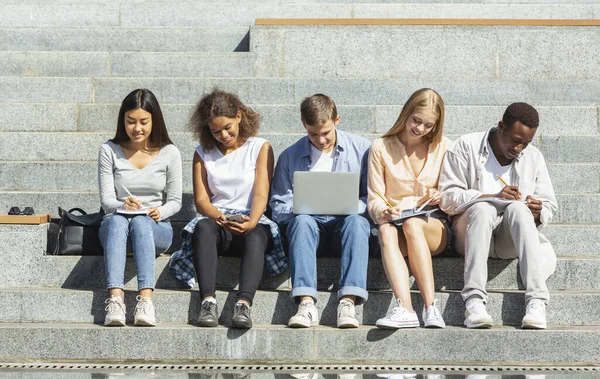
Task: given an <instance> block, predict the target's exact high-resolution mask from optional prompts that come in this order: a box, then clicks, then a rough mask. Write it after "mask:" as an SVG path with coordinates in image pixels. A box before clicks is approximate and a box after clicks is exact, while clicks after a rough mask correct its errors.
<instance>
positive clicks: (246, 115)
mask: <svg viewBox="0 0 600 379" xmlns="http://www.w3.org/2000/svg"><path fill="white" fill-rule="evenodd" d="M238 111H239V112H240V113H241V114H242V120H241V121H240V125H239V130H240V131H239V137H241V138H242V139H243V140H246V139H248V137H253V136H256V135H257V134H258V129H259V127H260V119H261V116H260V115H259V114H258V113H256V112H254V111H253V110H252V109H250V108H248V107H247V106H245V105H244V103H242V102H241V101H240V99H239V98H238V97H237V95H235V94H233V93H229V92H225V91H221V90H219V89H217V88H215V89H213V90H212V92H211V93H209V94H206V95H203V96H202V98H201V99H200V101H199V102H198V104H197V105H196V108H195V109H194V113H193V114H192V117H191V118H190V123H189V129H190V130H191V131H192V132H193V133H194V137H195V138H196V139H198V140H199V141H200V145H201V146H202V147H203V148H204V149H205V150H210V149H212V148H213V147H214V146H215V142H217V141H216V140H215V138H214V137H213V135H212V133H211V132H210V128H209V126H208V122H209V121H210V120H212V119H213V118H215V117H221V116H222V117H230V118H234V117H236V116H237V112H238Z"/></svg>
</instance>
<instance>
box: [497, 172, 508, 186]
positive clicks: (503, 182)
mask: <svg viewBox="0 0 600 379" xmlns="http://www.w3.org/2000/svg"><path fill="white" fill-rule="evenodd" d="M496 177H497V178H498V179H500V181H501V182H502V184H504V185H505V186H507V187H510V184H508V183H506V182H505V181H504V179H502V177H501V176H500V175H498V174H496Z"/></svg>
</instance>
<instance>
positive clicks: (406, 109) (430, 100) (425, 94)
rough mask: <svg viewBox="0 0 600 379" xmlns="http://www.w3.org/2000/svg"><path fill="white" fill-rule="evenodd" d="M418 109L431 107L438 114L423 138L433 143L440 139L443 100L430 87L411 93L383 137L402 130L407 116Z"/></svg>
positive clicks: (442, 125)
mask: <svg viewBox="0 0 600 379" xmlns="http://www.w3.org/2000/svg"><path fill="white" fill-rule="evenodd" d="M418 109H431V110H433V112H434V113H435V114H436V115H437V116H438V118H437V121H436V122H435V125H434V126H433V129H432V130H431V132H429V133H428V134H427V135H426V136H425V138H426V139H427V140H429V142H431V143H433V144H434V145H437V144H439V143H440V142H441V141H442V136H443V129H444V101H443V100H442V97H441V96H440V95H439V94H438V93H437V92H435V91H434V90H432V89H431V88H421V89H420V90H418V91H416V92H415V93H413V94H412V95H411V96H410V98H409V99H408V100H407V101H406V103H404V106H403V107H402V111H400V116H398V119H397V120H396V122H395V123H394V126H392V128H391V129H390V130H388V132H387V133H385V134H384V135H383V137H384V138H385V137H393V136H395V135H397V134H398V133H400V132H402V131H403V130H404V128H405V127H406V122H407V121H408V118H409V117H410V116H412V114H413V113H415V111H416V110H418Z"/></svg>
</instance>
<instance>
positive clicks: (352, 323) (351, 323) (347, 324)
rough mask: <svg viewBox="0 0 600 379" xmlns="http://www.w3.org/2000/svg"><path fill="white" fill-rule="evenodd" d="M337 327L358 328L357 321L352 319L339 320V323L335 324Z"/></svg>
mask: <svg viewBox="0 0 600 379" xmlns="http://www.w3.org/2000/svg"><path fill="white" fill-rule="evenodd" d="M337 327H338V328H340V329H352V328H358V321H356V320H352V321H344V322H340V323H338V324H337Z"/></svg>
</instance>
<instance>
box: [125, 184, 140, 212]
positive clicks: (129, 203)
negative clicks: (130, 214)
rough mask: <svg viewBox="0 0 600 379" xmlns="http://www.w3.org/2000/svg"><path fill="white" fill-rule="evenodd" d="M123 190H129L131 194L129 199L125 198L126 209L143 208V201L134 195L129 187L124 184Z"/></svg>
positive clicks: (128, 193) (135, 209)
mask: <svg viewBox="0 0 600 379" xmlns="http://www.w3.org/2000/svg"><path fill="white" fill-rule="evenodd" d="M122 187H123V190H124V191H125V192H127V195H129V196H128V197H127V199H125V204H124V206H125V209H127V210H129V211H137V210H138V209H142V201H141V200H138V199H136V198H135V197H133V195H132V194H131V192H129V190H128V189H127V187H125V186H122Z"/></svg>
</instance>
